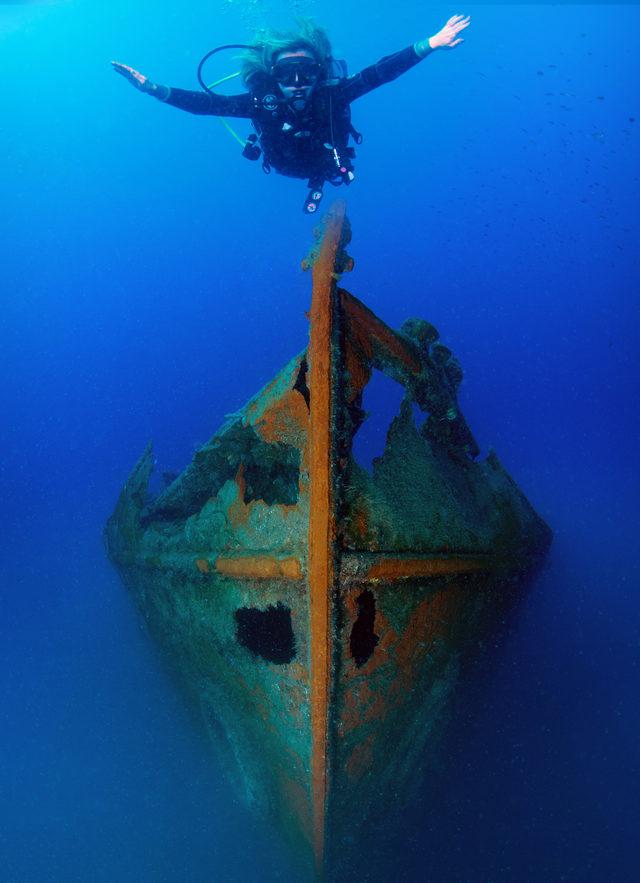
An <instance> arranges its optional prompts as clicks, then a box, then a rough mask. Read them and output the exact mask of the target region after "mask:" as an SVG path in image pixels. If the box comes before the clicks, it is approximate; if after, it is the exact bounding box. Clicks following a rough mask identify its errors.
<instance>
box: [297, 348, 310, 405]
mask: <svg viewBox="0 0 640 883" xmlns="http://www.w3.org/2000/svg"><path fill="white" fill-rule="evenodd" d="M308 368H309V366H308V364H307V360H306V359H303V360H302V361H301V362H300V370H299V371H298V376H297V377H296V382H295V383H294V384H293V388H294V389H295V390H297V391H298V392H299V393H300V395H301V396H302V398H303V399H304V400H305V402H306V403H307V408H309V407H310V404H311V395H310V393H309V387H308V386H307V370H308Z"/></svg>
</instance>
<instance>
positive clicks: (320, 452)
mask: <svg viewBox="0 0 640 883" xmlns="http://www.w3.org/2000/svg"><path fill="white" fill-rule="evenodd" d="M349 239H350V230H349V226H348V222H347V221H346V218H345V215H344V206H343V205H342V204H337V205H336V206H334V208H333V209H332V211H331V212H330V213H329V215H328V216H327V218H326V220H325V222H324V225H323V226H322V227H321V228H320V229H319V231H318V236H317V243H316V245H315V246H314V249H312V251H311V253H310V256H309V257H308V258H307V259H305V261H304V262H303V267H305V268H306V269H312V272H313V293H312V305H311V313H310V326H311V327H310V341H309V346H308V349H307V350H306V351H305V352H304V353H301V354H300V355H299V356H296V357H295V358H294V359H293V360H292V361H291V362H290V363H289V364H288V365H287V366H286V367H285V368H284V369H283V370H282V371H281V372H280V373H279V374H278V375H277V376H276V377H275V378H274V379H273V380H272V381H271V383H269V384H268V385H267V386H266V387H265V388H264V389H263V390H262V391H261V392H260V393H258V395H257V396H256V397H255V398H254V399H252V400H251V401H250V402H249V403H248V404H247V405H246V406H245V407H244V408H243V409H242V410H241V411H239V412H238V413H237V414H235V415H234V416H233V417H232V418H230V419H229V420H228V422H227V423H226V424H225V425H224V426H223V427H222V429H221V430H220V431H219V432H217V433H216V434H215V435H214V436H213V437H212V438H211V440H210V441H209V442H208V443H207V444H206V445H204V446H203V447H202V448H201V449H200V450H199V451H197V453H196V455H195V457H194V459H193V462H192V463H191V464H190V465H189V466H188V467H187V468H186V469H185V471H184V472H183V473H182V474H181V475H180V476H179V477H178V478H177V479H176V480H175V481H174V482H173V483H172V484H171V485H170V486H169V487H168V488H166V490H164V491H163V492H162V493H161V494H160V495H159V496H158V497H156V498H155V499H150V498H149V496H148V490H147V488H148V482H149V476H150V473H151V470H152V466H153V457H152V452H151V449H150V448H149V449H148V450H147V451H145V453H144V454H143V456H142V458H141V460H140V461H139V463H138V464H137V466H136V467H135V469H134V470H133V472H132V474H131V476H130V477H129V479H128V480H127V483H126V485H125V487H124V489H123V491H122V493H121V495H120V499H119V500H118V503H117V506H116V509H115V512H114V514H113V515H112V517H111V518H110V520H109V522H108V524H107V527H106V541H107V548H108V552H109V556H110V558H111V559H112V561H113V562H114V563H115V564H116V565H117V567H118V569H119V571H120V573H121V574H122V577H123V579H124V581H125V583H126V585H127V587H128V588H129V590H130V591H131V593H132V595H133V596H134V598H135V600H136V602H137V604H138V606H139V608H140V610H141V611H142V614H143V616H144V618H145V620H146V622H147V625H148V627H149V630H150V632H151V634H152V635H153V636H154V637H155V638H156V639H157V640H158V641H160V643H161V644H162V645H163V647H164V648H165V650H166V651H167V652H168V655H169V657H170V658H171V660H172V662H173V664H174V666H175V668H176V670H177V672H178V673H179V675H180V679H181V683H182V684H183V686H184V688H185V690H186V692H187V694H188V695H189V696H190V698H191V700H192V701H193V703H195V705H196V707H197V708H198V709H199V710H200V712H201V714H202V718H203V721H204V723H205V725H206V727H207V728H208V730H209V732H210V735H211V738H212V741H213V743H214V744H215V745H216V746H217V748H218V750H219V751H221V752H223V753H224V754H226V758H227V763H226V767H227V769H228V770H229V772H230V774H231V775H232V776H233V777H235V779H236V781H237V784H238V787H239V788H240V789H241V790H242V791H243V792H244V794H245V796H246V797H247V799H248V800H249V802H250V803H252V804H253V805H254V806H255V807H256V808H257V809H258V810H260V811H261V812H263V813H264V814H265V815H267V816H270V817H272V818H273V819H275V820H276V822H277V825H278V827H279V828H280V829H281V831H282V832H284V833H285V834H286V836H287V837H288V839H289V840H290V842H291V844H292V846H293V847H294V848H295V849H296V851H297V852H298V854H300V855H302V856H305V855H306V856H308V858H309V865H310V867H311V866H312V865H313V866H314V867H315V873H316V874H320V875H322V874H324V875H326V876H332V873H333V872H336V869H337V868H338V867H339V866H340V863H341V862H342V861H344V859H345V850H346V849H347V848H346V847H345V837H344V835H345V832H347V831H349V832H350V833H351V834H352V836H351V837H350V841H351V843H353V842H354V836H353V835H354V833H355V842H356V843H357V831H358V829H359V828H362V827H363V826H364V825H366V823H367V821H368V820H369V819H371V818H372V817H373V816H374V815H376V814H377V813H378V811H379V807H380V806H384V807H385V810H386V812H388V813H389V818H390V823H391V822H392V819H393V807H394V805H396V804H397V803H398V800H399V799H400V798H402V797H404V796H405V795H407V794H408V793H409V792H410V791H411V790H412V788H413V787H414V786H415V782H416V780H417V779H419V775H418V771H419V770H421V769H422V768H423V767H424V764H425V759H427V758H428V755H429V751H430V746H431V745H432V744H435V741H436V738H437V736H438V735H439V734H440V732H441V731H442V728H443V725H444V720H445V718H446V711H447V707H448V705H449V700H450V698H451V695H452V692H453V690H454V688H455V685H456V681H457V678H458V672H459V667H460V663H461V661H462V659H463V657H464V656H465V654H466V653H467V651H468V649H469V648H470V647H473V641H474V640H475V641H476V643H477V639H478V638H479V637H480V636H481V635H482V634H484V633H486V631H487V630H488V629H491V627H492V624H493V623H495V622H496V621H500V619H501V618H502V617H503V615H504V611H505V609H506V608H507V607H508V606H509V605H510V604H512V603H513V601H514V600H515V597H516V595H517V587H518V585H519V584H520V583H521V581H522V578H523V577H524V576H526V575H527V574H528V573H530V572H531V571H532V569H533V568H534V566H535V564H536V563H537V562H538V561H539V560H540V559H541V557H542V556H543V555H544V553H545V552H546V550H547V548H548V546H549V543H550V538H551V534H550V531H549V528H548V527H547V526H546V525H545V524H544V522H543V521H542V520H541V519H540V518H539V516H537V515H536V513H535V512H534V510H533V509H532V507H531V506H530V504H529V503H528V502H527V500H526V499H525V497H524V495H523V494H522V493H521V492H520V491H519V489H518V488H517V486H516V484H515V483H514V482H513V480H512V479H511V478H510V476H509V475H508V474H507V472H506V471H505V470H504V468H503V467H502V466H501V464H500V462H499V461H498V459H497V457H496V456H495V455H493V454H492V455H490V456H489V457H488V458H487V459H485V460H484V461H479V460H478V459H477V456H478V449H477V445H476V443H475V441H474V439H473V436H472V434H471V432H470V430H469V427H468V426H467V424H466V422H465V420H464V417H463V415H462V413H461V411H460V408H459V405H458V401H457V389H458V386H459V384H460V381H461V379H462V371H461V368H460V365H459V364H458V362H457V361H456V359H455V358H454V357H453V355H452V353H451V351H450V350H449V349H448V348H447V347H445V346H444V344H442V342H441V341H440V339H439V335H438V332H437V331H436V330H435V328H433V326H432V325H430V324H429V323H427V322H424V321H420V320H409V321H408V322H407V323H405V325H404V326H403V327H402V329H401V330H400V331H399V332H397V331H393V330H392V329H391V328H389V327H388V326H387V325H385V324H384V323H383V322H382V321H381V320H380V319H378V318H377V317H376V316H375V315H374V314H373V313H371V312H370V311H369V310H368V309H367V307H366V306H365V305H364V304H362V303H361V302H360V301H359V300H357V299H356V298H355V297H353V296H352V295H351V294H349V293H348V292H347V291H345V290H344V289H342V288H340V287H339V284H338V282H339V277H340V275H341V273H343V272H345V271H346V270H348V269H350V268H351V266H352V265H353V261H352V260H351V258H350V257H349V256H348V255H347V253H346V246H347V244H348V241H349ZM374 371H379V372H382V373H383V374H386V375H387V376H388V377H391V378H393V379H394V380H395V381H397V382H398V383H400V384H402V386H403V388H404V390H405V396H404V400H403V402H402V405H401V407H400V410H399V413H398V415H397V416H396V418H395V419H394V420H393V422H392V423H391V425H390V427H389V431H388V434H387V440H386V448H385V451H384V453H383V455H382V456H381V457H379V458H377V459H376V460H375V461H374V464H373V469H372V471H371V472H369V471H367V470H366V469H365V468H363V467H362V466H360V465H359V464H358V463H357V462H356V459H355V458H354V456H353V450H352V447H353V440H354V437H355V436H356V435H357V433H358V430H359V429H360V427H361V425H362V424H363V421H364V420H365V419H366V415H365V412H364V411H363V408H362V400H363V393H364V391H365V389H366V387H367V384H368V383H369V381H370V379H371V376H372V373H373V372H374ZM416 411H419V412H421V413H423V415H424V416H423V417H422V418H421V419H419V420H416V417H415V413H416Z"/></svg>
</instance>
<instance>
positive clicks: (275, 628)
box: [235, 604, 296, 665]
mask: <svg viewBox="0 0 640 883" xmlns="http://www.w3.org/2000/svg"><path fill="white" fill-rule="evenodd" d="M235 618H236V635H237V638H238V642H239V643H240V644H242V646H243V647H246V648H247V650H250V651H251V653H253V655H254V656H260V657H261V658H262V659H264V660H266V661H267V662H275V663H277V664H278V665H286V664H287V663H289V662H292V661H293V659H294V658H295V655H296V642H295V637H294V634H293V628H292V626H291V610H290V609H289V608H288V607H285V606H284V605H283V604H276V605H275V606H274V605H273V604H270V605H269V607H267V609H266V610H258V609H257V608H256V607H241V608H240V609H239V610H236V612H235Z"/></svg>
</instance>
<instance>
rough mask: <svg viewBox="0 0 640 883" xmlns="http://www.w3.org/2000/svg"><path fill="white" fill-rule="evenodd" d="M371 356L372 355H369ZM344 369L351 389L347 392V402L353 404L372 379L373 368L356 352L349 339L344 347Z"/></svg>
mask: <svg viewBox="0 0 640 883" xmlns="http://www.w3.org/2000/svg"><path fill="white" fill-rule="evenodd" d="M369 355H371V354H369ZM344 367H345V371H346V372H347V374H348V375H349V380H350V382H349V388H348V390H347V391H346V399H347V402H352V401H353V400H354V399H355V397H356V396H357V395H358V393H360V392H362V390H363V389H364V388H365V386H366V385H367V383H369V380H370V379H371V367H370V365H368V364H367V362H366V361H365V360H364V359H363V358H362V357H361V356H360V354H359V353H358V352H357V351H356V349H355V347H354V346H353V344H352V342H351V341H350V340H348V339H347V341H346V342H345V347H344Z"/></svg>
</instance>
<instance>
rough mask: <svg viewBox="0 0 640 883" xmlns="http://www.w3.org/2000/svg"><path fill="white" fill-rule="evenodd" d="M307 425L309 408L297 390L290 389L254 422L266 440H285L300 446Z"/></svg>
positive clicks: (272, 441) (302, 442)
mask: <svg viewBox="0 0 640 883" xmlns="http://www.w3.org/2000/svg"><path fill="white" fill-rule="evenodd" d="M308 427H309V410H308V408H307V403H306V402H305V400H304V398H303V397H302V396H301V395H300V393H299V392H298V390H296V389H290V390H287V392H286V393H285V394H284V395H283V396H282V397H281V398H280V399H278V400H277V401H275V402H274V403H273V405H271V406H270V407H269V408H267V409H266V410H265V411H264V413H263V414H262V416H261V417H260V419H259V420H257V421H256V423H255V424H254V429H255V430H256V432H257V433H258V435H259V436H260V437H261V438H262V439H263V440H264V441H266V442H268V443H270V444H273V443H275V442H285V443H287V444H294V445H296V446H300V447H302V445H303V444H304V441H305V437H306V433H307V431H308Z"/></svg>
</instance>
